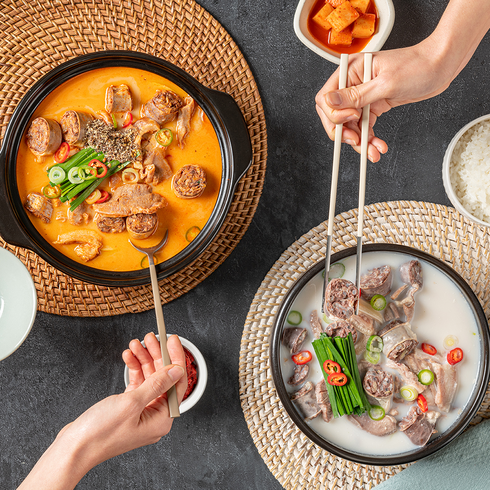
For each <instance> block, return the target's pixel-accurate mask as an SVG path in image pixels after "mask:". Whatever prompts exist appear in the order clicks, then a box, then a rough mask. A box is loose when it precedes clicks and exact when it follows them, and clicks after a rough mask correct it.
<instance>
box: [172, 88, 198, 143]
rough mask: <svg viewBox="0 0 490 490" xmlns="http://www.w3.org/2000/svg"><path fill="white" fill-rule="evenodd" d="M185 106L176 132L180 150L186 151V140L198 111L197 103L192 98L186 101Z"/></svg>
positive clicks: (178, 120)
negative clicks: (195, 111)
mask: <svg viewBox="0 0 490 490" xmlns="http://www.w3.org/2000/svg"><path fill="white" fill-rule="evenodd" d="M184 101H185V106H184V107H182V109H180V111H179V116H178V118H177V124H176V126H175V132H176V136H177V144H178V145H179V148H182V149H184V146H185V143H184V140H185V138H186V136H187V135H188V134H189V132H190V130H191V119H192V115H193V114H194V110H195V109H196V103H195V102H194V99H193V98H192V97H186V98H185V99H184Z"/></svg>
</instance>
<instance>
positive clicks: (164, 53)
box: [0, 0, 267, 316]
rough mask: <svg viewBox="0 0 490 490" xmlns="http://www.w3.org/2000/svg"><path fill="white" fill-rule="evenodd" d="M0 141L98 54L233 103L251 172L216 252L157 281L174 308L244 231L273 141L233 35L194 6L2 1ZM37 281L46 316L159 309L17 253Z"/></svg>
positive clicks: (180, 2)
mask: <svg viewBox="0 0 490 490" xmlns="http://www.w3.org/2000/svg"><path fill="white" fill-rule="evenodd" d="M0 30H1V32H2V35H1V36H0V136H1V137H3V135H4V134H5V129H6V127H7V123H8V121H9V119H10V117H11V115H12V113H13V111H14V109H15V107H16V106H17V104H18V103H19V101H20V99H21V98H22V96H23V95H24V93H25V92H26V91H27V90H28V89H29V88H30V87H31V86H32V84H33V83H34V82H36V81H37V80H38V79H39V78H41V76H43V75H44V74H46V73H47V72H48V71H49V70H51V69H52V68H54V67H55V66H57V65H59V64H60V63H62V62H64V61H67V60H68V59H70V58H73V57H75V56H79V55H82V54H87V53H91V52H94V51H103V50H109V49H125V50H133V51H142V52H145V53H148V54H151V55H154V56H158V57H160V58H163V59H166V60H167V61H170V62H171V63H174V64H175V65H177V66H178V67H180V68H182V69H183V70H185V71H187V72H188V73H189V74H190V75H192V76H193V77H194V78H196V79H197V80H198V81H199V82H201V83H202V84H203V85H205V86H207V87H210V88H213V89H216V90H220V91H222V92H226V93H228V94H230V95H231V96H233V97H234V99H235V100H236V102H237V103H238V105H239V106H240V109H241V111H242V114H243V116H244V118H245V121H246V123H247V126H248V130H249V133H250V137H251V140H252V148H253V163H252V166H251V168H250V169H249V171H248V172H247V174H246V175H245V176H244V177H243V178H242V179H241V181H240V183H239V184H238V186H237V190H236V192H235V196H234V199H233V202H232V204H231V207H230V210H229V213H228V215H227V218H226V220H225V222H224V224H223V226H222V228H221V230H220V232H219V233H218V235H217V236H216V238H215V240H214V241H213V243H212V244H211V245H210V246H209V247H208V248H207V250H206V251H205V252H204V253H203V254H202V256H201V257H200V258H199V259H197V260H196V261H194V262H193V263H192V264H190V265H189V266H188V267H186V268H185V269H184V270H182V271H180V272H179V273H177V274H174V275H172V276H170V277H168V278H166V279H163V280H162V281H160V291H161V297H162V300H163V301H164V302H169V301H171V300H173V299H175V298H177V297H179V296H181V295H182V294H184V293H186V292H188V291H189V290H191V289H192V288H193V287H195V286H196V285H197V284H199V283H200V282H201V281H202V280H203V279H205V278H206V277H207V276H208V275H209V274H211V273H212V272H213V271H214V270H215V269H216V268H217V267H218V266H219V265H220V264H221V263H222V262H223V261H224V260H225V258H226V257H227V256H228V255H229V254H230V253H231V252H232V250H233V249H234V248H235V246H236V245H237V243H238V242H239V241H240V239H241V238H242V236H243V234H244V233H245V231H246V230H247V228H248V226H249V224H250V222H251V221H252V217H253V215H254V213H255V210H256V208H257V205H258V202H259V199H260V195H261V192H262V187H263V184H264V177H265V168H266V159H267V132H266V126H265V117H264V110H263V107H262V101H261V99H260V95H259V92H258V89H257V85H256V83H255V80H254V78H253V76H252V73H251V71H250V69H249V66H248V64H247V62H246V61H245V59H244V57H243V55H242V53H241V52H240V50H239V49H238V47H237V45H236V44H235V42H234V41H233V39H232V38H231V36H230V35H229V34H228V33H227V32H226V31H225V29H224V28H223V27H222V26H221V25H220V24H219V22H217V21H216V19H214V18H213V17H212V16H211V15H210V14H209V13H208V12H206V11H205V10H204V9H203V8H202V7H200V6H199V5H197V4H196V3H195V2H193V1H192V0H111V1H110V2H107V1H99V2H93V1H84V0H57V1H53V2H47V1H46V0H9V1H5V2H0ZM0 246H3V247H4V248H7V249H9V250H11V251H13V252H14V253H15V254H16V255H17V256H18V257H19V258H20V259H21V260H22V261H23V262H24V263H25V264H26V266H27V268H28V269H29V271H30V272H31V275H32V276H33V278H34V282H35V285H36V289H37V293H38V305H39V306H38V308H39V310H41V311H45V312H48V313H55V314H58V315H68V316H94V315H95V316H103V315H117V314H121V313H128V312H140V311H145V310H148V309H150V308H153V298H152V292H151V287H149V286H142V287H134V288H106V287H101V286H94V285H92V284H86V283H82V282H80V281H78V280H76V279H73V278H71V277H69V276H66V275H64V274H63V273H61V272H59V271H58V270H57V269H54V268H53V267H51V266H50V265H49V264H47V263H46V262H45V261H44V260H43V259H41V258H40V257H39V256H38V255H36V254H35V253H33V252H31V251H29V250H25V249H20V248H16V247H12V246H10V245H8V244H6V243H5V242H4V241H3V240H1V238H0Z"/></svg>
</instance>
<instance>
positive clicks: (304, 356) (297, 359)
mask: <svg viewBox="0 0 490 490" xmlns="http://www.w3.org/2000/svg"><path fill="white" fill-rule="evenodd" d="M312 358H313V356H312V355H311V352H310V351H307V350H302V351H301V352H298V353H297V354H295V355H294V356H292V357H291V359H292V360H293V362H294V363H295V364H299V365H301V364H306V363H307V362H310V361H311V359H312Z"/></svg>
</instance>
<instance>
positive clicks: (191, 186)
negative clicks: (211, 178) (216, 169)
mask: <svg viewBox="0 0 490 490" xmlns="http://www.w3.org/2000/svg"><path fill="white" fill-rule="evenodd" d="M206 183H207V182H206V172H205V171H204V169H203V168H202V167H200V166H199V165H184V166H183V167H182V168H181V169H180V170H178V171H177V172H176V173H175V175H174V176H173V178H172V190H173V191H174V194H175V195H176V196H177V197H180V198H181V199H194V198H196V197H199V196H200V195H201V194H202V193H203V192H204V189H205V188H206Z"/></svg>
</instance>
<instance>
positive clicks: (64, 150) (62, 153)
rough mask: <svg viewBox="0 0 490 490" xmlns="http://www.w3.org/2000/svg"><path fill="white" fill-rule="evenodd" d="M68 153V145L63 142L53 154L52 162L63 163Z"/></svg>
mask: <svg viewBox="0 0 490 490" xmlns="http://www.w3.org/2000/svg"><path fill="white" fill-rule="evenodd" d="M69 153H70V145H69V144H68V143H67V142H66V141H63V143H61V145H60V147H59V148H58V149H57V150H56V153H55V154H54V161H55V162H56V163H63V162H64V161H65V160H66V159H67V158H68V154H69Z"/></svg>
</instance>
